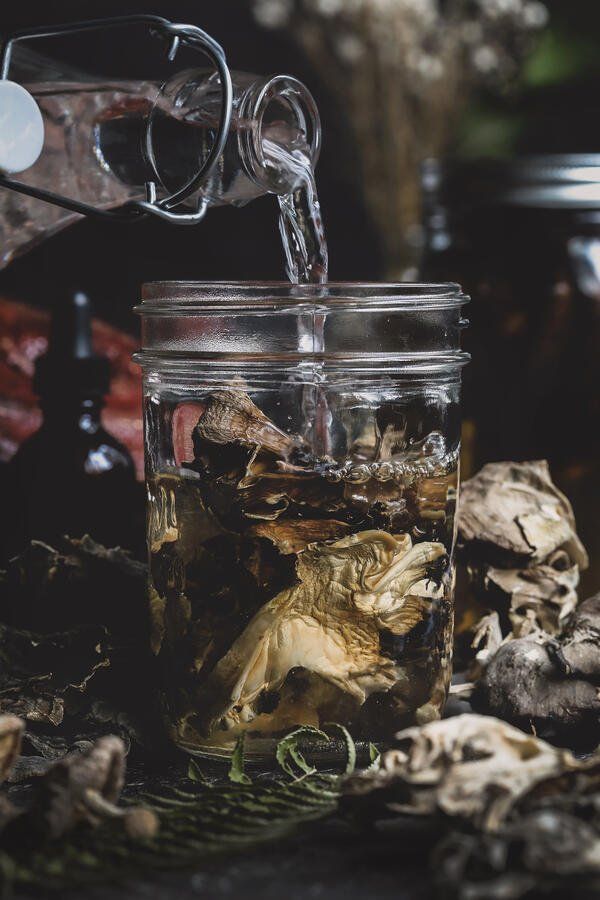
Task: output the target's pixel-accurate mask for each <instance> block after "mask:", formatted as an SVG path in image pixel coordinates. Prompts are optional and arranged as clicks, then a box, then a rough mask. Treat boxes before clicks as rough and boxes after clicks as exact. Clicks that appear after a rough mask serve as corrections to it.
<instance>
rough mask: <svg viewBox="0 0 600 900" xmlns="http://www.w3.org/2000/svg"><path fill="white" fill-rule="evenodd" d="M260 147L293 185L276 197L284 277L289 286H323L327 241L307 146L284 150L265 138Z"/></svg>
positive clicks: (301, 143) (302, 144)
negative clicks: (284, 267) (284, 261)
mask: <svg viewBox="0 0 600 900" xmlns="http://www.w3.org/2000/svg"><path fill="white" fill-rule="evenodd" d="M263 147H264V152H265V156H266V158H267V160H268V161H269V163H270V164H271V165H273V166H275V167H276V168H277V169H278V170H279V171H282V172H284V173H285V178H286V180H289V181H290V182H292V183H293V184H294V185H295V187H294V189H293V190H292V191H289V192H288V193H285V194H279V195H278V197H277V199H278V201H279V210H280V214H279V233H280V235H281V241H282V244H283V250H284V254H285V260H286V274H287V276H288V278H289V280H290V281H291V282H292V284H324V283H326V281H327V270H328V253H327V240H326V238H325V229H324V227H323V219H322V216H321V205H320V203H319V197H318V194H317V185H316V181H315V173H314V171H313V167H312V163H311V159H310V154H309V150H308V147H307V145H306V143H305V142H304V141H303V140H297V141H296V144H295V146H291V147H286V146H283V145H281V144H278V143H274V142H273V141H270V140H268V139H266V140H264V141H263Z"/></svg>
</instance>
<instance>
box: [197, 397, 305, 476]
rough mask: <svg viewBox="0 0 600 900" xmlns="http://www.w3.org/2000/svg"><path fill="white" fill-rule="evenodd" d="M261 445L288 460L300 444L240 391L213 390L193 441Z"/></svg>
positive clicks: (249, 445)
mask: <svg viewBox="0 0 600 900" xmlns="http://www.w3.org/2000/svg"><path fill="white" fill-rule="evenodd" d="M197 440H200V441H207V442H209V443H211V444H220V445H222V444H243V445H246V446H248V447H261V448H263V449H264V450H268V451H270V452H271V453H273V454H274V455H275V456H278V457H280V458H281V459H288V458H289V457H290V456H291V454H292V453H293V451H294V450H295V449H297V448H298V447H300V446H301V443H302V442H301V440H300V438H298V437H297V436H296V435H293V436H290V435H289V434H286V433H285V432H284V431H282V430H281V429H280V428H277V426H276V425H274V424H273V422H271V420H270V419H269V418H268V417H267V416H265V414H264V413H263V412H262V411H261V410H260V409H259V408H258V406H256V405H255V404H254V403H253V402H252V400H251V399H250V397H249V396H248V394H246V393H245V392H244V391H242V390H221V391H215V392H214V393H213V394H211V395H210V397H209V398H208V399H207V400H206V407H205V410H204V412H203V414H202V415H201V416H200V419H199V421H198V424H197V425H196V428H195V432H194V441H195V442H196V441H197Z"/></svg>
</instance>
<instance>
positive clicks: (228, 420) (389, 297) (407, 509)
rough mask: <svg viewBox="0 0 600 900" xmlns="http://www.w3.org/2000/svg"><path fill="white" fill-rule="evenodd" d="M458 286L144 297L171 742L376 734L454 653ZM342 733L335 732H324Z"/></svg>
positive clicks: (417, 704)
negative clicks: (322, 732)
mask: <svg viewBox="0 0 600 900" xmlns="http://www.w3.org/2000/svg"><path fill="white" fill-rule="evenodd" d="M466 300H467V298H466V297H465V296H464V295H463V294H462V293H461V291H460V289H459V287H458V286H457V285H455V284H437V285H407V284H380V285H377V284H334V283H331V284H329V285H325V286H322V285H300V286H299V285H294V286H292V285H290V284H287V283H286V284H283V283H263V284H255V285H249V284H226V283H213V284H199V283H193V282H191V283H190V282H170V283H169V282H167V283H154V284H149V285H146V286H145V287H144V290H143V302H142V304H141V306H139V307H138V311H139V312H140V313H141V317H142V344H143V346H142V350H141V352H140V353H139V354H138V356H137V360H138V361H139V362H140V363H141V365H142V367H143V372H144V398H145V399H144V409H145V412H144V417H145V441H146V478H147V485H148V552H149V560H150V585H149V595H150V614H151V622H152V649H153V652H154V654H155V655H156V657H157V660H158V664H159V669H160V679H161V683H162V690H163V698H164V710H165V717H166V720H167V723H168V727H169V730H170V733H171V735H172V737H173V739H174V740H175V741H176V743H177V744H178V745H180V746H181V747H183V748H185V749H187V750H189V751H191V752H197V753H202V754H206V755H213V756H226V755H228V754H229V753H231V751H232V749H233V748H234V746H235V744H236V741H237V740H238V738H239V737H240V735H241V734H242V733H245V735H246V753H248V754H249V755H251V756H256V757H268V756H269V755H270V754H271V753H272V751H273V747H274V745H275V742H276V741H277V740H278V739H279V738H280V737H281V736H282V735H283V734H285V733H286V732H288V731H289V730H290V729H292V728H294V727H295V726H299V725H310V726H315V727H323V726H324V725H326V723H332V722H335V723H338V724H340V725H344V726H345V727H347V728H348V729H349V730H350V732H351V734H352V735H353V736H354V738H355V739H356V740H357V741H385V740H387V739H388V738H391V737H392V736H393V734H394V733H395V732H396V731H398V729H399V728H401V727H404V726H406V725H409V724H411V723H414V722H419V723H420V722H426V721H429V720H430V719H433V718H436V717H437V716H439V714H440V711H441V708H442V706H443V703H444V700H445V697H446V692H447V688H448V684H449V681H450V674H451V653H452V619H453V547H454V536H455V532H454V510H455V505H456V497H457V490H458V453H459V440H460V412H459V393H460V374H461V369H462V367H463V365H464V364H465V362H466V361H467V359H468V357H467V354H465V353H463V352H461V350H460V349H459V348H460V332H461V329H462V328H463V326H464V325H465V324H466V323H465V320H464V319H463V318H462V307H463V305H464V303H465V302H466ZM331 746H332V747H334V743H332V745H331Z"/></svg>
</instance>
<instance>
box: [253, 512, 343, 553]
mask: <svg viewBox="0 0 600 900" xmlns="http://www.w3.org/2000/svg"><path fill="white" fill-rule="evenodd" d="M349 531H350V526H349V525H348V524H347V523H346V522H338V521H337V520H336V519H298V520H292V521H290V520H289V519H283V520H280V521H276V522H260V523H258V524H256V525H253V526H252V527H251V528H250V529H249V532H248V534H249V535H251V536H253V537H262V538H266V539H267V540H269V541H272V542H273V543H274V544H275V546H276V547H277V549H278V550H279V552H280V553H283V554H284V555H285V556H287V555H289V554H291V553H300V552H301V551H302V550H306V548H307V547H308V545H309V544H315V543H318V542H324V541H334V540H338V539H340V538H342V537H344V536H345V535H347V534H348V532H349Z"/></svg>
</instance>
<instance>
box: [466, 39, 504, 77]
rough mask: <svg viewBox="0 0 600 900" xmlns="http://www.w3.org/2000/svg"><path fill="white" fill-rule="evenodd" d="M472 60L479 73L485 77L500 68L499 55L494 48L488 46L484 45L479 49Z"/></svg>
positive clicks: (475, 51) (474, 52)
mask: <svg viewBox="0 0 600 900" xmlns="http://www.w3.org/2000/svg"><path fill="white" fill-rule="evenodd" d="M472 60H473V65H474V66H475V68H476V69H477V71H478V72H481V73H482V74H484V75H487V74H489V73H490V72H493V71H494V70H495V69H497V68H498V63H499V59H498V54H497V52H496V51H495V50H494V49H493V47H490V46H489V45H487V44H484V45H483V46H482V47H477V49H476V50H474V51H473V56H472Z"/></svg>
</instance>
